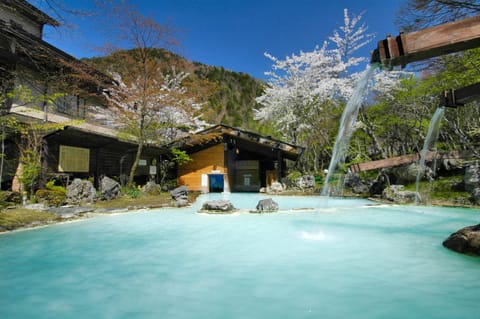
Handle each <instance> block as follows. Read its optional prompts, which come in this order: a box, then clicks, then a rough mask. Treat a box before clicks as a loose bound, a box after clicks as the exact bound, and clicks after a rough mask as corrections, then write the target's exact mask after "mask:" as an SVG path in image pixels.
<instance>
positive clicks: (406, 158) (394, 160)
mask: <svg viewBox="0 0 480 319" xmlns="http://www.w3.org/2000/svg"><path fill="white" fill-rule="evenodd" d="M461 157H462V156H461V154H460V153H459V152H449V153H437V152H427V156H426V157H425V160H426V161H432V160H433V159H446V158H461ZM418 160H420V154H419V153H416V154H410V155H402V156H397V157H391V158H386V159H382V160H378V161H372V162H366V163H358V164H353V165H351V166H350V170H351V171H352V172H353V173H359V172H364V171H370V170H373V169H381V168H386V167H393V166H399V165H403V164H409V163H412V162H416V161H418Z"/></svg>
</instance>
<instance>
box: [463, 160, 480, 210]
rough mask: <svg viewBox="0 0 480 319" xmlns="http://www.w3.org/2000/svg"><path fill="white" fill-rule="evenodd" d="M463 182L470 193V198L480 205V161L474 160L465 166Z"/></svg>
mask: <svg viewBox="0 0 480 319" xmlns="http://www.w3.org/2000/svg"><path fill="white" fill-rule="evenodd" d="M463 182H464V185H465V190H466V191H467V192H469V193H470V200H471V201H472V202H473V203H474V204H476V205H480V161H476V162H473V163H471V164H470V165H468V166H467V167H466V168H465V175H464V177H463Z"/></svg>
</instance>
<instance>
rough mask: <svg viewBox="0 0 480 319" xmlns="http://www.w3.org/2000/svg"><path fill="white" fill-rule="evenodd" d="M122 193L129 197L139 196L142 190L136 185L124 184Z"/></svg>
mask: <svg viewBox="0 0 480 319" xmlns="http://www.w3.org/2000/svg"><path fill="white" fill-rule="evenodd" d="M122 194H124V195H127V196H128V197H130V198H139V197H141V196H142V191H141V190H140V189H139V188H138V187H136V186H130V187H129V186H124V187H122Z"/></svg>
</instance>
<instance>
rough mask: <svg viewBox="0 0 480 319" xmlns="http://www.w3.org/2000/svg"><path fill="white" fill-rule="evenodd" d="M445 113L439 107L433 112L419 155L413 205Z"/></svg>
mask: <svg viewBox="0 0 480 319" xmlns="http://www.w3.org/2000/svg"><path fill="white" fill-rule="evenodd" d="M444 112H445V108H444V107H439V108H437V110H436V111H435V113H434V114H433V116H432V119H431V120H430V125H429V127H428V132H427V136H426V138H425V141H424V142H423V148H422V152H421V153H420V167H419V169H418V172H417V181H416V193H417V196H416V198H415V203H416V204H417V203H418V201H419V200H420V199H421V198H420V193H419V188H420V178H421V177H422V175H423V174H424V173H425V161H426V157H427V153H428V150H429V149H430V148H431V147H432V146H433V145H435V142H436V141H437V139H438V133H439V132H440V123H441V121H442V118H443V113H444Z"/></svg>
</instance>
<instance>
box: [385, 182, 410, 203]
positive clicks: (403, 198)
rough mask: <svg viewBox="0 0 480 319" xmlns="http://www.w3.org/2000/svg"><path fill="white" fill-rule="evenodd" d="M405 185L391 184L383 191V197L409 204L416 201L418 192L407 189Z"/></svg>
mask: <svg viewBox="0 0 480 319" xmlns="http://www.w3.org/2000/svg"><path fill="white" fill-rule="evenodd" d="M404 188H405V186H403V185H390V186H388V187H387V188H385V189H384V190H383V192H382V198H383V199H386V200H389V201H392V202H394V203H397V204H407V203H413V202H415V199H416V198H417V193H416V192H412V191H405V190H404Z"/></svg>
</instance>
